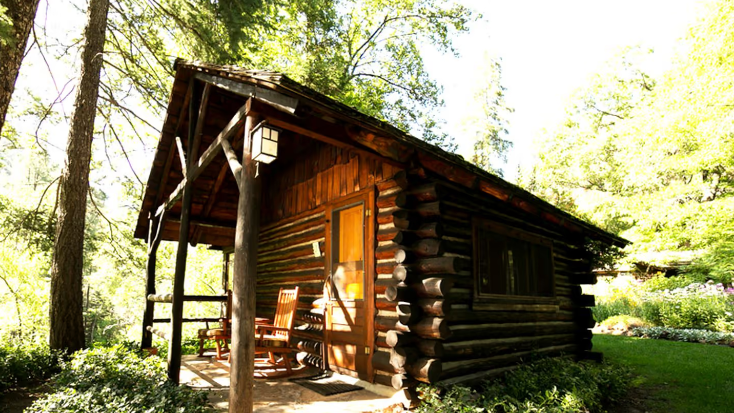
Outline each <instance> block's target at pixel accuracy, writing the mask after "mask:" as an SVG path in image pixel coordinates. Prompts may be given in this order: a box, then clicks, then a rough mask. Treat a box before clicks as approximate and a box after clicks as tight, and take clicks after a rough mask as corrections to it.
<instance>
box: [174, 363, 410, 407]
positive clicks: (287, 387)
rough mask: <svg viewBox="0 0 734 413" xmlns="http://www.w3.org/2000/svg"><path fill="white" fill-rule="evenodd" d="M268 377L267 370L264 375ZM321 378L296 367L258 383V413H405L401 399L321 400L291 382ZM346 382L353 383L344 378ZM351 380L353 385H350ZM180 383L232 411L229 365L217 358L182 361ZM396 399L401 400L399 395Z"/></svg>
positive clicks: (357, 395) (346, 396)
mask: <svg viewBox="0 0 734 413" xmlns="http://www.w3.org/2000/svg"><path fill="white" fill-rule="evenodd" d="M262 372H263V373H265V374H268V373H269V371H268V370H264V371H262ZM315 374H318V370H317V369H315V368H313V367H297V365H294V374H293V376H290V377H286V378H277V379H256V380H255V391H254V394H255V403H254V412H255V413H281V412H300V413H324V412H345V413H363V412H364V413H366V412H384V413H393V412H402V411H403V410H404V409H403V403H402V400H401V399H400V398H399V397H393V398H390V397H387V396H384V395H378V394H375V393H373V392H370V391H367V390H358V391H353V392H349V393H342V394H337V395H334V396H322V395H320V394H318V393H316V392H313V391H311V390H308V389H306V388H304V387H302V386H299V385H298V384H296V383H293V382H291V381H289V380H288V379H289V378H294V377H308V376H313V375H315ZM343 379H344V381H347V382H350V383H351V382H353V381H354V379H352V378H348V377H343ZM350 380H351V381H350ZM181 383H182V384H186V385H187V386H189V387H192V388H194V389H197V390H202V391H207V392H208V393H209V401H210V403H211V404H212V405H213V406H214V407H215V408H216V409H217V410H218V411H222V412H226V411H227V409H228V408H229V402H228V397H229V363H228V362H226V361H219V360H216V359H215V358H214V357H206V356H205V357H198V356H195V355H186V356H183V357H182V360H181ZM396 396H399V395H398V394H396Z"/></svg>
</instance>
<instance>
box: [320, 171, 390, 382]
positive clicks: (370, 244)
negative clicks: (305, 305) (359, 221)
mask: <svg viewBox="0 0 734 413" xmlns="http://www.w3.org/2000/svg"><path fill="white" fill-rule="evenodd" d="M359 201H362V202H363V205H364V217H363V219H364V221H363V223H364V225H363V226H364V296H363V302H364V311H365V328H364V330H365V332H364V340H363V343H362V345H364V346H365V348H366V349H369V354H368V357H367V371H366V372H365V374H366V379H367V381H369V382H370V383H372V382H373V380H374V371H373V368H372V355H373V354H374V352H375V330H374V329H375V278H376V276H377V274H376V272H375V237H376V235H375V234H376V232H375V221H376V214H375V210H376V204H375V187H374V186H372V187H369V188H365V189H363V190H361V191H358V192H355V193H353V194H350V195H346V196H343V197H341V198H339V199H336V200H334V201H332V202H330V203H328V204H327V205H326V211H325V215H324V219H325V224H326V225H324V229H325V237H324V240H325V242H324V250H325V251H324V295H326V294H327V291H329V290H327V289H331V258H332V257H331V255H332V251H331V220H332V213H333V212H334V210H335V209H339V208H341V207H345V206H349V205H350V204H355V203H358V202H359ZM325 298H326V300H325V301H326V304H325V305H326V308H324V362H325V365H326V366H330V363H329V362H330V360H329V345H330V343H331V331H330V329H329V328H328V327H329V320H327V318H328V317H331V316H330V313H329V306H330V305H331V299H330V297H325ZM357 374H358V375H359V374H360V372H359V371H357Z"/></svg>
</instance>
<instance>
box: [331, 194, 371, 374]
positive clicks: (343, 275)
mask: <svg viewBox="0 0 734 413" xmlns="http://www.w3.org/2000/svg"><path fill="white" fill-rule="evenodd" d="M373 204H374V192H372V191H368V192H361V193H357V194H356V195H355V196H350V197H347V198H345V199H342V200H339V201H337V202H335V203H333V204H332V205H330V206H329V207H328V208H327V210H326V213H327V220H328V221H327V225H326V228H327V230H326V260H327V261H326V262H327V277H326V282H325V290H326V291H325V292H326V299H327V300H326V301H327V304H326V320H325V322H326V331H325V335H324V338H325V342H326V349H327V351H326V353H327V363H328V365H329V367H330V368H331V370H333V371H336V372H339V373H342V374H348V375H351V376H354V377H359V378H361V379H363V380H368V381H371V380H372V365H371V363H370V357H371V356H370V355H371V354H372V351H373V350H374V349H373V345H374V339H371V338H372V337H373V335H374V332H373V320H374V301H375V300H374V241H373V239H374V223H373V222H374V214H373V213H372V211H373Z"/></svg>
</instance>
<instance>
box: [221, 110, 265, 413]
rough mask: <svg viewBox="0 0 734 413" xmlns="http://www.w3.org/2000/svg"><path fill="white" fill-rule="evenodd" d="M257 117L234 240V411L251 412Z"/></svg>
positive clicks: (245, 158)
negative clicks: (254, 151) (254, 145)
mask: <svg viewBox="0 0 734 413" xmlns="http://www.w3.org/2000/svg"><path fill="white" fill-rule="evenodd" d="M255 120H256V119H255V118H254V117H253V116H251V115H248V116H247V120H246V121H245V136H244V145H243V146H244V148H243V150H242V170H241V171H242V172H241V173H242V176H241V179H240V183H239V190H240V197H239V203H238V204H237V229H236V232H235V241H234V276H233V277H232V278H233V284H234V286H233V296H232V349H231V353H230V355H231V363H232V364H231V367H230V373H229V377H230V378H229V380H230V387H229V411H230V413H234V412H236V413H243V412H246V413H251V412H252V408H253V385H254V373H255V335H254V332H255V275H256V272H257V240H258V232H259V224H260V179H259V178H257V177H256V176H255V174H256V168H257V166H256V164H255V162H254V161H253V160H252V154H251V152H250V151H251V147H252V145H251V144H252V137H251V136H250V132H251V130H252V127H253V126H254V125H255Z"/></svg>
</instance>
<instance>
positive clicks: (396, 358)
mask: <svg viewBox="0 0 734 413" xmlns="http://www.w3.org/2000/svg"><path fill="white" fill-rule="evenodd" d="M416 360H418V350H416V349H414V348H412V347H393V348H391V349H390V365H392V366H393V367H395V368H396V369H401V368H405V366H406V365H407V364H412V363H415V361H416Z"/></svg>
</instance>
